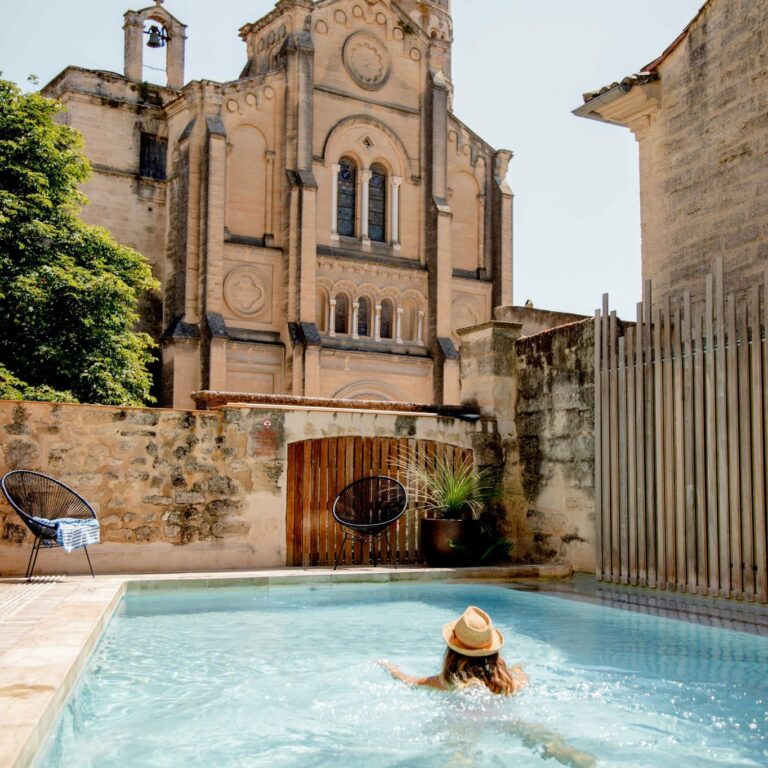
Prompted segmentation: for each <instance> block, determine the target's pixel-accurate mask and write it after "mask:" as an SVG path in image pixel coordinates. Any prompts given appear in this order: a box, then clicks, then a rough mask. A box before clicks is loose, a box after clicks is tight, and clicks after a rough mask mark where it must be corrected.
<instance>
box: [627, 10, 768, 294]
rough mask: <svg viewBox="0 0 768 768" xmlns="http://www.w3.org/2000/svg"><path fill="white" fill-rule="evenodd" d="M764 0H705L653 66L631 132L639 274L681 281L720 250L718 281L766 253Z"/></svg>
mask: <svg viewBox="0 0 768 768" xmlns="http://www.w3.org/2000/svg"><path fill="white" fill-rule="evenodd" d="M766 35H768V0H714V2H710V3H709V4H708V5H707V7H706V8H705V9H704V10H703V12H702V13H701V15H700V16H699V18H698V19H697V20H696V21H695V22H694V24H693V25H692V27H691V29H690V30H689V32H688V34H687V36H686V37H685V39H684V40H683V41H682V42H681V43H680V44H679V45H678V47H677V48H676V49H675V50H674V51H673V52H672V53H671V54H670V55H669V56H668V57H667V58H666V59H664V60H663V61H662V63H661V64H660V65H659V67H658V71H659V75H660V77H661V86H662V98H661V108H660V109H659V110H658V111H657V112H656V114H655V115H653V116H652V117H651V120H650V125H649V127H647V128H637V129H636V133H637V136H638V139H639V141H640V178H641V199H642V235H643V277H644V278H648V279H652V280H653V283H654V292H655V299H657V300H658V299H661V298H662V297H663V296H664V295H665V294H666V293H671V294H672V295H673V296H674V295H677V294H680V293H682V292H683V291H685V290H691V291H692V292H693V294H694V300H695V301H701V299H702V298H703V297H704V289H705V277H706V275H707V274H708V273H710V272H712V271H714V266H715V260H716V259H717V257H722V258H723V260H724V267H725V286H726V291H731V290H733V291H737V292H739V291H742V290H744V289H747V288H749V287H750V286H751V285H752V284H753V283H754V280H755V277H756V276H757V275H758V274H759V273H760V271H761V270H762V269H763V268H764V266H765V263H766V260H768V185H766V183H765V168H766V164H767V163H768V142H767V141H766V132H767V131H768V68H767V66H766V65H767V64H768V54H766V45H765V39H766Z"/></svg>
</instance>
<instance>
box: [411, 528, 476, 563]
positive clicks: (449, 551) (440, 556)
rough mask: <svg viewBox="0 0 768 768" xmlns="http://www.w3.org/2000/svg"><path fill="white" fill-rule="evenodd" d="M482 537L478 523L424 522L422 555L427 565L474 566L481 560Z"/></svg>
mask: <svg viewBox="0 0 768 768" xmlns="http://www.w3.org/2000/svg"><path fill="white" fill-rule="evenodd" d="M481 536H482V528H481V524H480V521H479V520H443V519H441V518H425V519H424V520H422V521H421V552H422V554H423V555H424V559H425V560H426V561H427V565H432V566H443V567H449V568H458V567H460V566H463V565H473V564H474V563H476V562H477V560H478V558H479V557H480V547H481V544H480V542H481Z"/></svg>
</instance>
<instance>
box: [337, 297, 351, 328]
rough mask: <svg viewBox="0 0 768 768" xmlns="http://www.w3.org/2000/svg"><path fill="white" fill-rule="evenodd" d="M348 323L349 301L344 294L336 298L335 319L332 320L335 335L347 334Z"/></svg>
mask: <svg viewBox="0 0 768 768" xmlns="http://www.w3.org/2000/svg"><path fill="white" fill-rule="evenodd" d="M348 323H349V299H348V298H347V297H346V295H345V294H343V293H340V294H339V295H338V296H337V297H336V317H335V318H334V328H335V331H336V333H347V328H348Z"/></svg>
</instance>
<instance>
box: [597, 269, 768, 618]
mask: <svg viewBox="0 0 768 768" xmlns="http://www.w3.org/2000/svg"><path fill="white" fill-rule="evenodd" d="M762 282H763V285H762V286H759V285H756V286H754V287H753V288H752V290H751V291H750V292H749V294H748V295H747V296H745V297H738V298H737V297H736V296H734V295H732V294H731V295H728V296H725V295H724V292H723V277H722V264H721V263H720V264H718V268H717V270H716V273H715V275H713V276H709V277H708V278H707V281H706V296H705V301H704V302H703V305H702V306H701V308H697V309H694V308H693V303H692V301H691V297H690V295H689V294H686V295H684V296H683V297H682V298H681V300H680V301H679V302H675V303H674V305H673V303H672V302H671V301H670V299H669V298H667V299H665V301H664V302H663V304H662V305H661V306H657V307H656V308H655V310H653V311H652V309H651V307H652V292H651V285H650V283H646V285H645V286H644V290H643V301H642V302H640V303H639V304H638V305H637V321H636V323H635V324H633V325H627V326H626V327H624V326H620V324H619V322H618V320H617V318H616V313H615V312H613V311H611V310H610V305H609V301H608V296H607V295H605V296H604V297H603V306H602V309H601V310H597V311H596V312H595V506H596V519H595V548H596V552H595V555H596V557H595V563H596V565H595V571H596V575H597V578H598V579H600V580H603V581H613V582H615V583H624V584H639V585H642V586H649V587H657V588H661V589H677V590H681V591H688V592H695V593H699V594H709V595H720V596H724V597H732V598H739V599H745V600H750V601H758V602H761V603H768V539H767V538H766V537H767V536H768V521H767V520H766V506H765V502H766V498H768V463H767V462H766V457H767V455H768V414H766V406H767V405H768V338H766V328H768V300H767V298H768V297H767V295H766V294H767V293H768V268H766V270H765V274H764V276H763V280H762Z"/></svg>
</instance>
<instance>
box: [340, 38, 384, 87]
mask: <svg viewBox="0 0 768 768" xmlns="http://www.w3.org/2000/svg"><path fill="white" fill-rule="evenodd" d="M343 59H344V66H345V67H346V68H347V72H349V74H350V76H351V77H352V79H353V80H354V81H355V82H356V83H357V84H358V85H359V86H361V87H362V88H366V89H367V90H369V91H375V90H377V89H378V88H381V87H382V86H383V85H384V84H385V83H386V82H387V80H388V78H389V73H390V69H391V66H392V65H391V59H390V56H389V51H388V50H387V46H386V45H384V43H383V42H382V41H381V40H379V38H378V37H375V36H374V35H372V34H370V33H369V32H355V34H353V35H350V36H349V37H348V38H347V42H346V43H344V53H343Z"/></svg>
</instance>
